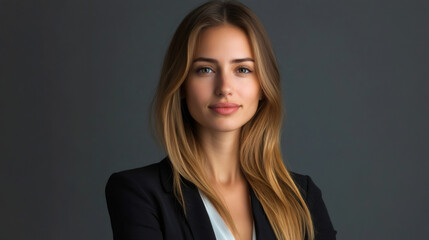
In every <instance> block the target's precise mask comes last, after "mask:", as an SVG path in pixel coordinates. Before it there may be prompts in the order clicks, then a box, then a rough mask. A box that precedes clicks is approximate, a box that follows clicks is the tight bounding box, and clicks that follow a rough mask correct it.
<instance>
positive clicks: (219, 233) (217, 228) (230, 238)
mask: <svg viewBox="0 0 429 240" xmlns="http://www.w3.org/2000/svg"><path fill="white" fill-rule="evenodd" d="M198 192H199V193H200V196H201V199H202V200H203V203H204V206H205V207H206V211H207V213H208V215H209V218H210V222H211V224H212V228H213V231H214V233H215V236H216V239H217V240H235V238H234V235H233V234H232V232H231V231H230V230H229V228H228V226H227V225H226V223H225V221H223V219H222V217H221V216H220V214H219V212H218V211H217V210H216V208H215V207H214V206H213V204H212V203H211V202H210V200H209V199H208V198H207V197H206V196H205V195H204V194H203V193H202V192H201V191H200V190H198ZM252 240H256V232H255V222H253V232H252Z"/></svg>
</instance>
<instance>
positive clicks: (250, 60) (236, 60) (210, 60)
mask: <svg viewBox="0 0 429 240" xmlns="http://www.w3.org/2000/svg"><path fill="white" fill-rule="evenodd" d="M193 62H210V63H218V61H217V60H216V59H213V58H204V57H199V58H195V59H194V61H193ZM241 62H255V60H253V58H237V59H233V60H231V63H241Z"/></svg>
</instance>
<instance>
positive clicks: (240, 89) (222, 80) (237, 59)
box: [184, 25, 261, 132]
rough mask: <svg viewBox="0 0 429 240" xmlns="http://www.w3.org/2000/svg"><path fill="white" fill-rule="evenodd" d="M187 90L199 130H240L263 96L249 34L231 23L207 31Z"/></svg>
mask: <svg viewBox="0 0 429 240" xmlns="http://www.w3.org/2000/svg"><path fill="white" fill-rule="evenodd" d="M184 90H185V98H186V103H187V106H188V109H189V112H190V114H191V116H192V117H193V118H194V120H195V121H196V122H197V123H198V124H199V130H207V131H215V132H230V131H238V130H240V128H241V127H242V126H243V125H244V124H245V123H247V122H248V121H249V120H250V119H251V118H252V117H253V115H254V114H255V112H256V109H257V108H258V103H259V100H260V99H261V88H260V85H259V81H258V79H257V77H256V73H255V63H254V60H253V54H252V51H251V48H250V43H249V40H248V38H247V36H246V34H245V33H244V32H243V31H242V30H241V29H239V28H237V27H235V26H232V25H222V26H217V27H211V28H208V29H206V30H204V31H203V32H202V33H201V34H200V36H199V38H198V42H197V44H196V50H195V54H194V58H193V63H192V66H191V69H190V71H189V74H188V77H187V79H186V81H185V89H184Z"/></svg>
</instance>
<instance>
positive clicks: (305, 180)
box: [289, 171, 320, 199]
mask: <svg viewBox="0 0 429 240" xmlns="http://www.w3.org/2000/svg"><path fill="white" fill-rule="evenodd" d="M289 173H290V175H291V176H292V179H293V181H294V182H295V184H296V186H297V187H298V189H299V191H300V193H301V195H302V197H303V198H304V199H307V197H308V196H307V195H308V194H309V193H310V194H313V193H314V191H316V192H320V189H319V188H318V187H317V186H316V184H315V183H314V182H313V180H312V179H311V177H310V176H308V175H302V174H299V173H296V172H292V171H290V172H289ZM310 197H311V196H310Z"/></svg>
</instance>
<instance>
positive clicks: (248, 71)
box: [197, 67, 252, 74]
mask: <svg viewBox="0 0 429 240" xmlns="http://www.w3.org/2000/svg"><path fill="white" fill-rule="evenodd" d="M207 70H208V71H211V72H214V71H213V70H212V69H211V68H209V67H201V68H198V69H197V73H203V74H204V73H211V72H207ZM240 70H245V71H246V72H240ZM204 71H205V72H204ZM237 72H238V73H240V74H247V73H251V72H252V71H251V70H250V69H249V68H247V67H238V69H237Z"/></svg>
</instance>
